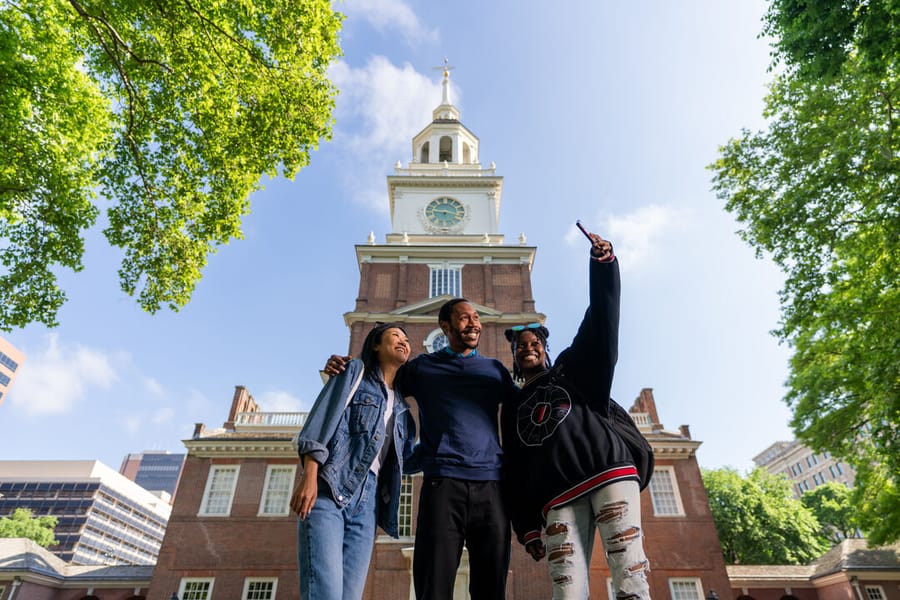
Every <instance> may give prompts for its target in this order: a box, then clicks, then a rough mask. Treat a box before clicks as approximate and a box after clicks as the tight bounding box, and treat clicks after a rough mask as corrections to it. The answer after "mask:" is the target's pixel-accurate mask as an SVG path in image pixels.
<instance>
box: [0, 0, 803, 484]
mask: <svg viewBox="0 0 900 600" xmlns="http://www.w3.org/2000/svg"><path fill="white" fill-rule="evenodd" d="M337 6H338V8H339V10H341V11H342V12H344V13H345V14H346V15H347V18H346V21H345V25H344V29H343V33H342V39H343V48H344V56H343V59H342V60H341V61H340V63H339V64H336V65H335V66H334V68H333V70H332V76H333V78H334V81H335V82H336V83H337V84H338V86H339V87H340V89H341V95H340V97H339V99H338V104H337V110H336V113H335V116H336V118H337V124H336V127H335V132H334V137H333V139H332V140H331V141H330V142H326V143H324V144H323V145H322V146H321V148H320V150H319V151H318V152H316V153H315V154H314V155H313V158H312V164H311V165H310V166H309V167H308V168H306V169H304V170H303V171H302V172H301V173H300V174H299V176H298V177H297V179H296V180H295V181H293V182H290V181H286V180H281V179H279V180H273V181H268V182H267V183H266V189H265V190H264V191H261V192H258V193H256V194H254V195H253V197H252V198H251V205H252V214H251V215H249V216H248V217H247V218H246V219H245V221H244V233H245V239H244V240H240V241H235V242H232V243H231V244H230V245H228V246H226V247H223V248H221V249H220V250H219V252H218V253H217V254H216V255H214V256H212V257H211V259H210V263H209V266H208V267H207V268H206V271H205V274H204V277H203V280H202V281H201V282H200V284H199V285H198V288H197V290H196V292H195V294H194V298H193V301H192V302H191V303H190V305H188V306H187V307H186V308H185V309H183V310H182V311H181V312H179V313H172V312H168V311H163V312H160V313H158V314H156V315H153V316H151V315H148V314H144V313H142V312H141V311H140V310H139V309H138V307H137V306H136V304H135V303H134V301H133V300H132V299H131V298H129V297H127V296H125V295H124V294H123V293H122V292H121V291H120V290H119V287H118V281H117V277H116V270H117V267H118V263H119V261H120V258H121V257H120V253H119V252H118V251H117V250H114V249H111V248H109V247H108V246H107V245H106V243H105V240H104V239H103V237H102V235H101V234H100V230H101V229H102V225H103V224H102V223H100V224H98V226H97V227H96V228H95V229H94V230H93V231H91V232H90V233H89V235H88V240H87V255H86V258H85V269H84V271H82V272H81V273H77V274H72V273H62V275H61V282H62V285H63V286H64V288H65V290H66V292H67V293H68V296H69V302H68V303H67V304H66V305H65V307H64V308H63V310H62V311H61V313H60V323H61V324H60V326H59V327H57V328H55V329H53V330H48V329H46V328H44V327H41V326H31V327H28V328H26V329H24V330H16V331H14V332H12V333H9V334H6V335H5V337H6V338H7V339H9V340H10V341H11V342H12V343H13V344H14V345H16V346H17V347H19V348H20V349H22V350H23V351H24V352H25V353H26V354H27V355H28V359H27V361H26V363H25V365H24V367H23V369H22V371H21V372H20V374H19V376H18V379H17V380H16V383H15V387H14V388H13V390H12V392H11V393H10V394H9V396H8V398H7V400H6V401H5V402H4V403H3V404H2V405H0V423H2V424H3V435H2V436H0V457H3V458H5V459H53V458H77V459H99V460H101V461H103V462H105V463H107V464H108V465H110V466H112V467H113V468H118V466H119V463H120V462H121V459H122V457H123V456H124V455H125V454H127V453H129V452H139V451H141V450H147V449H161V450H170V451H173V452H180V451H183V446H182V444H181V440H183V439H185V438H187V437H189V436H190V434H191V432H192V430H193V424H194V423H196V422H203V423H206V425H207V426H209V427H217V426H220V425H221V424H222V422H223V421H224V420H225V418H226V416H227V412H228V409H229V406H230V402H231V397H232V393H233V390H234V386H235V385H245V386H247V388H248V389H249V390H250V392H251V393H252V394H253V395H254V397H255V398H256V399H257V401H258V402H259V403H260V404H261V405H262V407H263V409H264V410H302V409H305V408H308V407H309V406H310V405H311V403H312V401H313V399H314V398H315V396H316V394H317V393H318V390H319V388H320V387H321V383H320V380H319V377H318V373H317V371H318V369H319V368H320V366H321V365H322V364H323V362H324V359H325V357H326V356H327V355H329V354H331V353H333V352H343V351H345V350H346V348H347V343H348V332H347V329H346V327H345V326H344V322H343V317H342V315H343V313H344V312H346V311H349V310H351V309H352V308H353V306H354V299H355V297H356V294H357V286H358V281H359V280H358V271H357V267H356V261H355V256H354V251H353V245H354V244H358V243H364V242H365V240H366V238H367V236H368V234H369V232H370V231H374V232H375V235H376V237H377V239H378V241H380V242H382V241H384V236H385V234H387V233H388V232H389V230H390V219H389V215H388V212H387V186H386V183H385V176H386V175H387V174H389V173H391V172H392V170H393V165H394V163H395V162H396V161H398V160H400V161H402V162H403V163H404V165H405V164H406V163H407V162H409V160H410V158H411V152H412V150H411V138H412V136H413V135H414V134H415V133H417V132H418V131H420V130H421V129H422V128H423V127H424V126H425V125H426V124H427V123H428V121H429V120H430V118H431V110H432V109H433V108H434V107H435V106H437V104H439V102H440V72H439V71H437V70H434V69H433V68H432V67H434V66H436V65H439V64H440V63H441V61H442V59H443V57H444V56H447V57H448V58H449V60H450V62H451V64H452V65H454V66H455V69H454V70H453V71H452V75H451V82H452V86H453V87H452V98H453V101H454V104H456V105H457V107H459V108H460V110H461V120H462V122H463V123H464V124H465V125H466V126H467V127H468V128H469V129H470V130H472V131H473V132H474V133H475V134H476V135H477V136H478V137H479V138H480V140H481V151H480V158H481V161H482V163H483V164H485V165H487V164H489V163H490V162H491V161H493V162H495V163H496V165H497V172H498V174H500V175H503V176H504V189H503V198H502V202H503V204H502V206H501V222H500V232H501V233H504V234H505V235H506V238H507V242H508V243H516V241H517V238H518V235H519V233H521V232H524V233H525V234H526V236H527V239H528V243H529V244H534V245H537V246H538V253H537V258H536V261H535V264H534V272H533V283H534V295H535V299H536V305H537V310H539V311H541V312H543V313H545V314H547V315H548V320H547V324H548V326H549V328H550V330H551V331H552V336H551V338H550V342H551V350H552V349H553V348H556V349H557V350H558V349H561V348H562V347H564V345H566V344H567V343H568V341H569V340H571V337H572V335H573V334H574V332H575V329H576V327H577V325H578V322H579V320H580V317H581V314H582V312H583V310H584V306H585V303H586V298H587V291H586V280H585V276H586V267H585V260H584V254H585V252H584V250H585V248H584V240H583V239H581V238H580V237H579V236H580V234H579V233H577V230H575V228H574V222H575V220H576V219H581V220H582V221H583V222H584V223H585V224H586V225H588V226H589V227H590V228H591V229H593V230H595V231H597V232H599V233H601V234H603V235H605V237H608V238H609V239H611V240H612V241H613V243H614V244H615V246H616V251H617V254H618V255H619V257H620V262H621V265H622V279H623V284H622V287H623V293H622V326H621V344H620V356H619V364H618V369H617V373H616V379H615V383H614V389H613V392H614V396H615V397H616V398H617V399H618V400H619V401H620V402H621V403H622V404H626V405H629V404H630V403H631V402H632V400H633V399H634V398H635V397H636V396H637V395H638V393H639V392H640V390H641V389H642V388H644V387H650V388H653V389H654V394H655V397H656V401H657V405H658V409H659V413H660V418H661V420H662V422H663V424H664V425H665V426H666V428H668V429H673V430H674V429H676V428H677V427H678V426H679V425H681V424H688V425H690V427H691V432H692V435H693V437H694V439H697V440H701V441H702V442H703V445H702V446H701V447H700V450H699V453H698V458H699V461H700V464H701V466H704V467H710V468H716V467H720V466H725V465H730V466H733V467H736V468H738V469H740V470H742V471H743V470H747V469H749V468H750V467H751V466H752V457H753V456H754V455H756V454H757V453H759V452H761V451H762V450H764V449H765V448H766V447H767V446H768V445H769V444H770V443H772V442H774V441H776V440H779V439H790V438H791V437H792V435H791V433H790V431H789V428H788V426H787V421H788V419H789V411H788V409H787V407H786V406H785V405H784V403H783V401H782V398H783V396H784V392H785V390H784V387H783V382H784V381H785V379H786V376H787V361H788V357H789V352H788V349H787V348H786V347H784V346H779V345H778V343H777V341H776V340H775V339H774V338H773V337H772V336H771V335H770V334H769V331H770V330H771V329H773V328H775V327H776V326H777V324H778V315H779V313H778V299H777V291H778V289H779V288H780V287H781V283H782V280H783V278H782V276H781V274H780V273H779V272H778V271H777V269H776V268H775V267H774V266H773V265H772V264H771V263H770V262H769V261H767V260H764V259H763V260H759V259H756V258H755V257H754V253H753V250H752V249H751V248H750V247H748V246H747V245H745V244H744V243H743V242H742V241H740V239H739V238H738V237H737V235H736V234H735V232H736V231H737V229H738V225H737V224H736V223H735V221H734V220H733V219H732V218H731V216H730V215H728V214H727V213H725V212H724V210H723V208H722V203H721V202H720V201H719V200H717V199H716V198H715V196H714V194H713V193H712V192H711V191H710V188H711V184H710V172H709V171H708V170H707V169H706V165H708V164H709V163H711V162H712V161H713V160H715V158H716V153H717V148H718V146H720V145H721V144H724V143H725V142H726V141H727V140H728V139H729V138H731V137H734V136H736V135H738V134H739V132H740V129H741V128H742V127H747V128H750V129H759V128H761V127H762V126H763V120H762V116H761V114H762V108H763V97H764V95H765V93H766V85H767V83H768V81H770V79H771V73H769V72H767V67H768V65H769V47H768V44H767V41H766V40H764V39H760V38H759V37H758V34H759V31H760V30H761V22H760V19H761V17H762V15H763V13H764V11H765V4H764V3H763V2H761V1H751V0H747V1H742V2H721V1H720V0H705V1H701V0H689V1H685V2H663V1H657V2H644V3H627V2H605V1H604V2H597V1H595V0H583V1H577V2H575V1H571V2H568V1H566V2H555V3H549V2H513V1H511V0H501V1H497V2H491V3H476V2H460V3H456V4H454V5H453V6H448V5H446V4H440V3H433V2H425V1H420V2H412V1H408V2H404V1H402V0H348V1H346V2H344V3H341V4H339V5H337Z"/></svg>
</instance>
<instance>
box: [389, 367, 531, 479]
mask: <svg viewBox="0 0 900 600" xmlns="http://www.w3.org/2000/svg"><path fill="white" fill-rule="evenodd" d="M395 383H396V384H397V385H398V387H399V389H400V390H401V391H402V393H403V395H404V396H414V397H415V399H416V402H417V404H418V406H419V424H420V427H421V431H420V448H419V450H418V451H419V452H420V453H421V454H420V456H419V459H420V461H421V462H420V464H421V466H422V471H423V474H424V476H425V477H451V478H454V479H466V480H470V481H499V480H500V472H501V466H502V451H501V450H500V439H499V435H498V423H497V412H498V409H499V407H500V405H501V404H502V403H503V402H504V401H508V400H511V399H512V398H513V397H514V395H515V392H516V388H515V385H514V384H513V381H512V377H511V376H510V374H509V371H508V370H507V369H506V367H505V366H503V363H501V362H500V361H499V360H496V359H493V358H486V357H483V356H480V355H476V356H465V357H461V356H454V355H452V354H450V353H448V352H441V351H438V352H433V353H431V354H420V355H419V356H417V357H416V358H414V359H413V360H411V361H410V362H408V363H406V364H405V365H404V366H403V367H401V369H400V371H398V373H397V378H396V379H395Z"/></svg>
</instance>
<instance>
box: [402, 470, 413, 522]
mask: <svg viewBox="0 0 900 600" xmlns="http://www.w3.org/2000/svg"><path fill="white" fill-rule="evenodd" d="M412 505H413V485H412V477H410V476H409V475H404V476H403V479H402V483H401V484H400V535H401V536H411V535H412Z"/></svg>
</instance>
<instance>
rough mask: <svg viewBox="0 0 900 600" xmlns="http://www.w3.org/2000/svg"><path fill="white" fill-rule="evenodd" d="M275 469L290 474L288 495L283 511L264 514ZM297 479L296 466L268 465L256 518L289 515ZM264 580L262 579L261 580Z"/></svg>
mask: <svg viewBox="0 0 900 600" xmlns="http://www.w3.org/2000/svg"><path fill="white" fill-rule="evenodd" d="M275 469H287V470H289V471H290V472H291V475H290V479H291V485H290V486H288V495H287V498H286V500H285V502H284V510H283V511H281V512H277V513H274V512H264V511H265V508H266V498H267V496H268V495H269V479H270V477H271V475H272V471H273V470H275ZM296 477H297V465H269V466H267V467H266V479H265V481H263V488H262V494H261V495H260V498H259V511H258V512H257V513H256V516H258V517H286V516H288V515H290V514H291V490H292V489H293V482H294V479H295V478H296ZM261 579H264V578H261Z"/></svg>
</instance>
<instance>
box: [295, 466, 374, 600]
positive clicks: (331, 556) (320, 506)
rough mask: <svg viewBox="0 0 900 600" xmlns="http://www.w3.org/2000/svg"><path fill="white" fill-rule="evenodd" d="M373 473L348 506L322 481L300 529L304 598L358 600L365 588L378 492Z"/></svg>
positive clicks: (315, 599) (298, 540)
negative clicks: (338, 502) (340, 503)
mask: <svg viewBox="0 0 900 600" xmlns="http://www.w3.org/2000/svg"><path fill="white" fill-rule="evenodd" d="M377 483H378V477H377V476H376V475H375V474H373V473H372V472H369V475H368V476H367V477H366V479H365V481H364V482H363V483H362V485H360V486H359V489H357V490H356V494H355V495H354V496H353V498H352V499H351V500H350V503H349V504H348V505H347V506H346V507H345V508H340V507H339V506H338V505H337V504H335V503H334V500H332V499H331V495H330V492H329V490H328V486H327V485H326V484H324V483H322V482H321V481H319V495H318V497H317V498H316V503H315V504H314V505H313V508H312V510H311V511H310V513H309V514H308V515H307V516H306V520H303V521H298V525H297V557H298V562H299V567H300V598H302V599H303V600H359V599H360V598H362V595H363V588H364V587H365V585H366V575H367V574H368V572H369V561H370V560H371V558H372V546H373V545H374V543H375V510H376V502H375V491H376V487H377Z"/></svg>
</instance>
